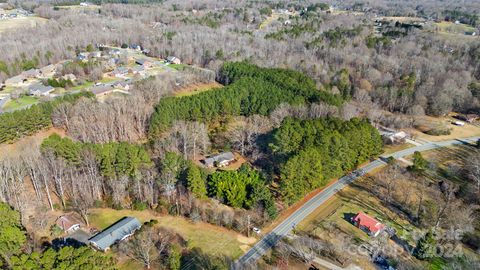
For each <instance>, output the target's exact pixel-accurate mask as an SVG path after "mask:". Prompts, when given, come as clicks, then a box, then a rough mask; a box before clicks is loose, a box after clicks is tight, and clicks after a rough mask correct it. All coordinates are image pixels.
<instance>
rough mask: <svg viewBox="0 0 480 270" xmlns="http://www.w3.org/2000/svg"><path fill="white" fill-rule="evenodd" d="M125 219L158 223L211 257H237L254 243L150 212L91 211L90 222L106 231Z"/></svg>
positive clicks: (209, 226)
mask: <svg viewBox="0 0 480 270" xmlns="http://www.w3.org/2000/svg"><path fill="white" fill-rule="evenodd" d="M124 216H133V217H136V218H138V219H139V220H140V221H141V222H145V221H149V220H151V219H156V220H158V225H157V226H162V227H164V228H167V229H170V230H172V231H174V232H176V233H178V234H180V235H181V236H182V237H183V238H185V240H187V243H188V244H187V245H188V247H189V248H194V247H198V248H200V249H201V250H202V251H203V252H205V253H207V254H211V255H214V254H216V255H226V256H229V257H232V258H238V257H239V256H240V255H242V254H243V252H244V249H245V248H248V247H249V246H250V245H252V244H253V243H254V242H255V238H247V237H245V236H242V235H240V234H238V233H236V232H234V231H230V230H227V229H225V228H222V227H218V226H214V225H211V224H208V223H203V222H199V223H192V222H190V221H188V220H187V219H185V218H183V217H174V216H160V215H157V214H156V213H154V212H152V211H147V210H146V211H132V210H114V209H108V208H97V209H93V210H92V211H91V214H90V223H91V224H92V225H93V226H95V227H97V228H98V229H100V230H101V229H105V228H106V227H108V226H109V225H111V224H112V223H114V222H115V221H117V220H119V219H120V218H122V217H124Z"/></svg>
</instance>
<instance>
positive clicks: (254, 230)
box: [253, 227, 262, 234]
mask: <svg viewBox="0 0 480 270" xmlns="http://www.w3.org/2000/svg"><path fill="white" fill-rule="evenodd" d="M253 232H254V233H256V234H260V233H261V232H262V230H260V229H259V228H257V227H253Z"/></svg>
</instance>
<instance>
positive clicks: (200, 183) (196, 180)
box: [187, 164, 207, 199]
mask: <svg viewBox="0 0 480 270" xmlns="http://www.w3.org/2000/svg"><path fill="white" fill-rule="evenodd" d="M187 186H188V189H189V190H190V191H191V192H192V193H193V194H194V195H195V196H196V197H197V198H199V199H205V198H207V187H206V186H205V181H204V180H203V178H202V174H201V172H200V168H198V167H197V166H195V164H190V165H189V166H188V168H187Z"/></svg>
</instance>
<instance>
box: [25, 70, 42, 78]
mask: <svg viewBox="0 0 480 270" xmlns="http://www.w3.org/2000/svg"><path fill="white" fill-rule="evenodd" d="M22 74H23V76H26V77H35V76H38V75H39V74H40V70H38V69H36V68H32V69H29V70H27V71H24V72H22Z"/></svg>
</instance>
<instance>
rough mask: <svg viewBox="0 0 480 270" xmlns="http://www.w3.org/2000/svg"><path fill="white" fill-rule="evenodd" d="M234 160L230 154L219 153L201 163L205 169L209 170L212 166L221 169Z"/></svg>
mask: <svg viewBox="0 0 480 270" xmlns="http://www.w3.org/2000/svg"><path fill="white" fill-rule="evenodd" d="M234 160H235V156H234V155H233V153H232V152H224V153H220V154H218V155H214V156H211V157H209V158H206V159H204V160H203V163H204V164H205V166H206V167H209V168H211V167H213V166H217V167H223V166H227V165H228V164H230V163H231V162H232V161H234Z"/></svg>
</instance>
